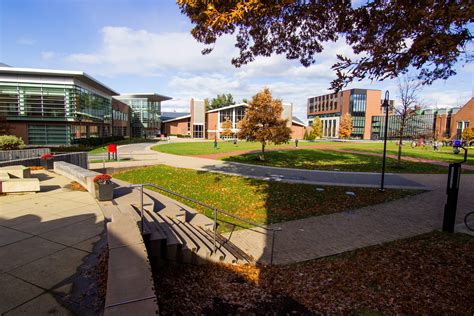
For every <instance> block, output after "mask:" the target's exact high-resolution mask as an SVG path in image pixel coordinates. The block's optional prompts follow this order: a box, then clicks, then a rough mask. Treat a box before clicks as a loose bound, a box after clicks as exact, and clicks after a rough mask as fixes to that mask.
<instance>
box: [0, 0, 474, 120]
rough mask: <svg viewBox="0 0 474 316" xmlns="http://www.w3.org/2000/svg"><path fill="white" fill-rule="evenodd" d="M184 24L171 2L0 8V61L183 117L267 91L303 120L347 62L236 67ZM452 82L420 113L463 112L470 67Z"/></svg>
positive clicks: (344, 50)
mask: <svg viewBox="0 0 474 316" xmlns="http://www.w3.org/2000/svg"><path fill="white" fill-rule="evenodd" d="M191 29H192V24H191V23H190V22H189V19H188V18H187V17H186V16H185V15H183V14H181V12H180V11H179V8H178V6H177V5H176V2H175V1H174V0H153V1H152V0H35V1H34V0H0V62H2V63H5V64H8V65H11V66H14V67H27V68H48V69H63V70H79V71H84V72H86V73H87V74H89V75H91V76H93V77H94V78H96V79H97V80H99V81H100V82H102V83H104V84H105V85H107V86H109V87H111V88H112V89H114V90H115V91H118V92H120V93H127V92H155V93H158V94H162V95H166V96H170V97H172V98H173V99H172V100H170V101H166V102H163V103H162V110H163V111H177V112H186V111H189V100H190V98H191V97H195V98H209V99H212V98H213V97H215V96H216V95H217V94H222V93H231V94H232V95H233V96H234V100H236V101H237V102H240V101H242V99H243V98H246V99H251V97H252V96H253V95H255V94H256V93H257V92H259V91H260V90H261V89H262V88H264V87H268V88H270V90H271V91H272V94H273V96H274V97H276V98H280V99H282V100H283V101H284V102H291V103H293V107H294V110H293V112H294V115H296V116H297V117H298V118H300V119H303V120H305V121H306V105H307V98H308V97H311V96H317V95H321V94H325V93H329V92H330V91H329V90H328V88H329V87H330V82H331V81H332V80H333V79H334V78H335V74H334V72H333V71H332V70H331V65H333V64H334V63H335V60H336V54H344V55H346V56H352V55H353V53H352V50H351V49H350V47H348V46H347V45H346V44H345V43H344V42H343V41H342V40H340V41H338V42H336V43H328V44H327V45H325V49H324V51H323V52H322V53H321V54H320V55H319V56H317V58H316V59H317V62H316V63H315V64H314V65H312V66H310V67H308V68H305V67H303V66H302V65H301V64H300V63H299V62H298V61H295V60H287V59H285V57H284V56H281V55H272V56H271V57H265V58H263V57H262V58H257V59H256V60H255V61H254V62H252V63H250V64H248V65H245V66H242V67H240V68H235V67H234V66H233V65H232V64H231V58H232V57H234V56H237V55H238V50H237V49H236V48H235V47H234V38H233V37H232V36H226V37H222V38H220V39H218V41H217V43H216V45H215V48H214V51H213V52H212V53H211V54H209V55H202V54H201V50H202V49H203V48H205V46H204V45H203V44H200V43H198V42H197V41H196V40H195V39H194V38H193V37H192V36H191V34H190V30H191ZM456 70H457V72H458V74H457V75H456V76H453V77H451V78H449V79H448V80H439V81H437V82H435V83H434V84H433V85H431V86H425V87H424V88H423V91H422V92H421V93H420V102H421V103H422V104H423V105H424V106H425V107H445V106H447V107H452V106H462V105H463V104H465V103H466V102H467V101H468V100H469V99H470V98H471V97H473V93H474V67H473V65H472V64H467V65H466V64H461V63H459V64H458V65H457V67H456ZM347 88H367V89H380V90H383V91H385V90H388V91H389V92H390V98H391V99H397V96H398V93H397V81H396V80H385V81H383V82H378V81H377V82H375V81H374V82H372V81H367V80H364V81H360V82H359V81H357V82H355V83H353V84H351V85H350V86H348V87H347Z"/></svg>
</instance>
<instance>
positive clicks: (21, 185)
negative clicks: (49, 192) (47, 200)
mask: <svg viewBox="0 0 474 316" xmlns="http://www.w3.org/2000/svg"><path fill="white" fill-rule="evenodd" d="M0 185H1V187H0V192H1V193H19V192H39V191H40V182H39V180H38V179H36V178H30V179H10V180H8V181H3V182H1V183H0Z"/></svg>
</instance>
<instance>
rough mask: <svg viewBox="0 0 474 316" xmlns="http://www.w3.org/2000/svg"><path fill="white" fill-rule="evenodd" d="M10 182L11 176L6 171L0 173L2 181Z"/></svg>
mask: <svg viewBox="0 0 474 316" xmlns="http://www.w3.org/2000/svg"><path fill="white" fill-rule="evenodd" d="M8 180H10V176H9V175H8V173H7V172H5V171H0V181H8Z"/></svg>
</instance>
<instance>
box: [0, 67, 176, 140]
mask: <svg viewBox="0 0 474 316" xmlns="http://www.w3.org/2000/svg"><path fill="white" fill-rule="evenodd" d="M169 99H170V98H169V97H165V96H161V95H158V94H154V93H144V94H126V95H119V93H118V92H116V91H114V90H112V89H111V88H109V87H107V86H106V85H104V84H103V83H101V82H99V81H98V80H96V79H94V78H93V77H91V76H89V75H88V74H86V73H84V72H82V71H70V70H50V69H33V68H16V67H10V66H7V65H5V64H1V65H0V116H1V117H2V122H5V121H6V124H7V125H8V128H9V130H10V132H11V133H12V134H13V135H16V136H18V137H21V138H22V139H23V141H24V142H25V144H27V145H48V146H54V145H73V144H75V143H77V142H79V140H80V139H84V138H94V137H107V136H123V137H130V136H132V137H142V136H144V135H145V134H147V135H153V136H154V135H156V133H158V132H159V129H160V111H161V101H164V100H169Z"/></svg>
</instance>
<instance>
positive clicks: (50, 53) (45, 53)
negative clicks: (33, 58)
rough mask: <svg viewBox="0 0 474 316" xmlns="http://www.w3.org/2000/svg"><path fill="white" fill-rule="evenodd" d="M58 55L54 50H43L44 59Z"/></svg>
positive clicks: (42, 57) (42, 56)
mask: <svg viewBox="0 0 474 316" xmlns="http://www.w3.org/2000/svg"><path fill="white" fill-rule="evenodd" d="M55 57H57V54H56V53H55V52H53V51H47V52H41V59H42V60H50V59H53V58H55Z"/></svg>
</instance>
